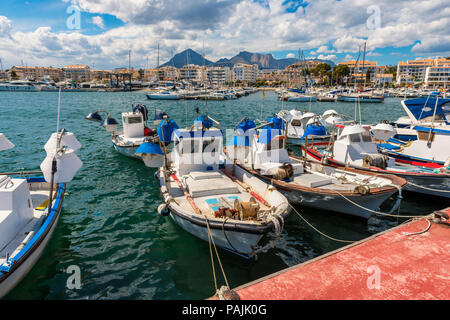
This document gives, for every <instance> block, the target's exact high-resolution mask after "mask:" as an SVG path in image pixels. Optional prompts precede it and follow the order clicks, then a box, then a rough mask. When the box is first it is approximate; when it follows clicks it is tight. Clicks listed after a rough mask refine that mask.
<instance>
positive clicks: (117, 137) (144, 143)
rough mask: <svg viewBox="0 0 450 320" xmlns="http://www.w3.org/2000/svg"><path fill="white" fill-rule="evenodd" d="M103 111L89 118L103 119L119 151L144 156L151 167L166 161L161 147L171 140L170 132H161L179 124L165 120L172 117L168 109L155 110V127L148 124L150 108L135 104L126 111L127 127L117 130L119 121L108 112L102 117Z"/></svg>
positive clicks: (124, 118)
mask: <svg viewBox="0 0 450 320" xmlns="http://www.w3.org/2000/svg"><path fill="white" fill-rule="evenodd" d="M100 112H106V111H101V110H99V111H95V112H92V113H90V114H89V115H88V116H87V117H86V119H87V120H91V121H97V122H101V125H102V126H103V127H104V128H105V129H106V130H107V131H110V132H112V135H111V140H112V143H113V146H114V149H116V150H117V151H118V152H119V153H121V154H123V155H124V156H127V157H130V158H135V159H140V160H142V161H143V162H144V164H145V165H146V166H147V167H151V168H159V167H161V166H162V165H163V162H164V156H163V155H164V154H163V151H162V150H161V143H162V144H165V145H166V144H168V143H170V136H169V137H165V138H164V139H163V138H162V137H161V136H160V133H161V131H162V130H165V129H164V127H166V126H176V127H178V126H177V125H176V123H175V122H174V121H173V120H168V121H162V120H165V119H166V118H168V116H167V114H166V113H165V112H162V111H160V110H155V118H154V121H153V123H154V125H155V127H156V128H155V130H151V129H150V128H148V127H147V125H146V122H147V120H148V110H147V107H146V106H144V105H136V106H133V111H132V112H122V126H123V129H122V130H120V131H117V124H118V122H117V121H116V120H115V119H113V118H112V117H111V116H110V114H109V113H108V112H106V113H107V114H108V115H107V118H106V119H102V117H101V116H100V115H99V113H100Z"/></svg>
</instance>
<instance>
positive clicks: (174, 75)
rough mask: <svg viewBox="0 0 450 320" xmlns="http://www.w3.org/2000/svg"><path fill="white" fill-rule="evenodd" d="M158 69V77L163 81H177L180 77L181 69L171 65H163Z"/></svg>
mask: <svg viewBox="0 0 450 320" xmlns="http://www.w3.org/2000/svg"><path fill="white" fill-rule="evenodd" d="M157 70H158V79H159V80H161V81H176V80H178V79H180V71H179V70H178V69H177V68H175V67H171V66H166V67H161V68H159V69H157Z"/></svg>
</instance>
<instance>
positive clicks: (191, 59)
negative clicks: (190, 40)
mask: <svg viewBox="0 0 450 320" xmlns="http://www.w3.org/2000/svg"><path fill="white" fill-rule="evenodd" d="M203 63H204V64H205V65H206V66H210V65H213V64H214V62H212V61H209V60H208V59H205V60H204V61H203V56H202V55H201V54H199V53H197V52H195V51H194V50H192V49H186V50H184V51H183V52H180V53H177V54H176V55H174V56H173V58H172V59H170V60H169V61H167V62H166V63H164V64H163V65H161V67H166V66H170V67H173V66H175V67H177V68H181V67H183V66H184V65H186V64H196V65H199V66H202V65H203Z"/></svg>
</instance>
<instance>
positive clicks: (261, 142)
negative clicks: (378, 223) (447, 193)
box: [226, 122, 406, 219]
mask: <svg viewBox="0 0 450 320" xmlns="http://www.w3.org/2000/svg"><path fill="white" fill-rule="evenodd" d="M242 123H245V122H242ZM242 123H240V124H239V125H238V128H240V127H241V125H242ZM244 126H245V128H244V129H242V131H243V132H246V133H247V134H246V137H247V139H248V142H247V143H240V144H236V143H234V141H236V139H233V140H232V141H231V143H230V144H229V145H228V146H227V149H226V153H227V155H228V156H229V157H232V158H233V159H235V160H236V163H237V165H238V166H240V167H241V168H243V169H244V170H246V171H247V172H248V173H250V174H251V175H254V176H256V177H258V178H260V179H262V180H264V181H266V182H268V183H270V184H272V185H273V186H275V187H276V188H277V189H278V190H280V191H281V192H282V193H283V194H284V195H285V196H286V198H287V199H288V200H289V202H291V203H295V204H299V205H303V206H307V207H311V208H315V209H322V210H328V211H329V210H331V211H335V212H339V213H343V214H346V215H351V216H356V217H360V218H364V219H368V218H370V216H371V215H372V214H373V211H375V210H378V209H379V207H380V205H381V204H382V203H383V202H384V201H386V200H387V199H388V198H389V197H390V196H391V195H393V194H394V193H396V192H399V197H398V198H397V202H396V204H395V205H394V207H393V208H392V209H391V212H393V211H394V210H395V209H396V208H397V207H398V205H399V203H400V199H401V188H402V187H404V186H405V185H406V181H405V180H404V179H402V178H398V177H395V176H392V175H380V174H375V173H371V172H364V171H359V170H355V169H349V168H346V169H338V168H335V167H332V166H329V165H326V164H322V163H318V162H309V161H306V159H304V158H300V157H296V156H294V155H289V154H288V152H287V150H286V149H285V148H284V143H283V140H284V139H285V136H284V135H283V132H282V131H281V130H280V129H272V128H270V127H269V126H267V125H266V124H264V125H262V126H260V127H253V126H250V127H249V126H248V125H247V124H244ZM252 127H253V128H252ZM244 130H245V131H244ZM241 135H242V134H241ZM230 149H231V150H233V153H230ZM246 149H247V150H246ZM238 150H241V151H239V152H238ZM235 154H238V156H236V155H235Z"/></svg>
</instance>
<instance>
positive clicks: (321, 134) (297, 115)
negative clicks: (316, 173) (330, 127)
mask: <svg viewBox="0 0 450 320" xmlns="http://www.w3.org/2000/svg"><path fill="white" fill-rule="evenodd" d="M277 116H278V117H279V118H280V119H282V120H283V121H284V123H285V124H284V125H283V126H280V125H278V126H277V127H274V126H272V128H275V129H283V130H284V129H285V130H286V134H287V143H290V144H294V145H301V144H303V143H304V142H305V140H306V139H307V140H308V141H309V142H314V143H316V144H322V143H323V144H324V145H326V144H327V143H328V141H329V140H330V135H329V134H328V133H327V129H326V127H325V121H324V120H323V119H322V117H321V116H319V115H317V114H315V113H313V112H302V111H300V110H298V109H293V110H290V111H287V110H281V111H280V112H279V113H277ZM270 121H272V122H277V119H276V117H272V118H270V119H269V120H268V122H270ZM285 127H286V128H285Z"/></svg>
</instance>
